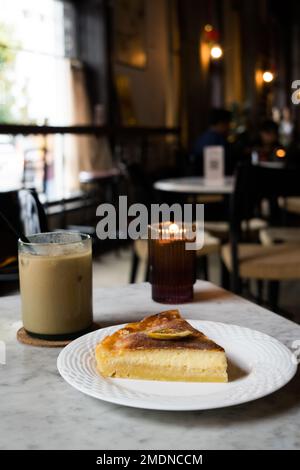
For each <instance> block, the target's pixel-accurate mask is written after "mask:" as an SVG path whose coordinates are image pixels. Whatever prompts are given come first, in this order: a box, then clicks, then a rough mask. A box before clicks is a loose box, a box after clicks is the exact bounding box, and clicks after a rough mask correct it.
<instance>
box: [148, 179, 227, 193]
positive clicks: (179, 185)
mask: <svg viewBox="0 0 300 470" xmlns="http://www.w3.org/2000/svg"><path fill="white" fill-rule="evenodd" d="M153 187H154V189H157V190H159V191H167V192H171V193H184V194H231V193H232V192H233V189H234V178H233V177H231V176H226V177H225V178H224V179H223V180H221V181H207V180H206V179H205V178H201V177H196V176H186V177H184V178H170V179H166V180H159V181H156V182H155V183H154V185H153Z"/></svg>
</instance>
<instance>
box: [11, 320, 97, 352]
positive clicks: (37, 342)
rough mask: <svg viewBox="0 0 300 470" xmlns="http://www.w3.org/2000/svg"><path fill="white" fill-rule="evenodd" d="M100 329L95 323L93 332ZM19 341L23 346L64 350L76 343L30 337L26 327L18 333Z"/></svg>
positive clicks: (92, 328) (70, 340)
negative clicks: (70, 344)
mask: <svg viewBox="0 0 300 470" xmlns="http://www.w3.org/2000/svg"><path fill="white" fill-rule="evenodd" d="M99 328H100V325H99V324H98V323H93V326H92V327H91V331H95V330H98V329H99ZM17 340H18V341H19V342H20V343H22V344H28V345H29V346H38V347H40V348H63V347H65V346H67V345H68V344H69V343H71V342H72V341H74V340H73V339H68V340H64V341H62V340H60V341H50V340H47V339H41V338H33V336H30V335H29V334H28V333H27V331H26V330H25V328H24V327H22V328H20V329H19V330H18V331H17Z"/></svg>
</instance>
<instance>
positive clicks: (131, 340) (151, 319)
mask: <svg viewBox="0 0 300 470" xmlns="http://www.w3.org/2000/svg"><path fill="white" fill-rule="evenodd" d="M162 329H171V330H174V331H176V332H180V331H187V330H188V331H190V332H191V333H192V335H191V336H188V337H186V338H180V339H172V340H171V341H170V340H164V339H154V338H151V337H149V336H148V333H149V332H155V331H157V330H162ZM100 344H101V348H104V349H106V350H110V351H118V350H119V351H120V350H128V351H130V350H137V349H138V350H151V349H197V350H206V351H207V350H209V351H221V352H224V349H223V348H222V347H221V346H219V345H217V344H216V343H214V342H213V341H212V340H210V339H209V338H207V337H206V336H205V335H204V334H203V333H201V332H200V331H198V330H196V329H195V328H193V327H192V325H190V324H189V323H188V322H187V321H186V320H184V319H183V318H182V317H181V316H180V313H179V312H178V310H168V311H165V312H161V313H158V314H156V315H151V316H148V317H146V318H144V319H143V320H142V321H140V322H137V323H129V324H128V325H126V326H125V327H124V328H122V329H121V330H118V331H116V332H115V333H113V334H112V335H111V336H107V337H106V338H104V340H103V341H102V342H101V343H100Z"/></svg>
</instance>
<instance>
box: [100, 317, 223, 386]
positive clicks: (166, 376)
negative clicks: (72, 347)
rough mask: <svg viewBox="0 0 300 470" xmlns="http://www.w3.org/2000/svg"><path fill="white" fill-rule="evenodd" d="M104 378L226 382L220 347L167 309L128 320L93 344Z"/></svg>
mask: <svg viewBox="0 0 300 470" xmlns="http://www.w3.org/2000/svg"><path fill="white" fill-rule="evenodd" d="M95 355H96V361H97V368H98V370H99V372H100V373H101V374H102V375H103V376H104V377H119V378H127V379H144V380H172V381H184V382H185V381H186V382H227V381H228V378H227V360H226V355H225V351H224V349H223V348H222V347H221V346H219V345H218V344H216V343H214V342H213V341H212V340H210V339H209V338H207V337H206V336H205V335H204V334H203V333H201V332H200V331H198V330H196V329H195V328H193V327H192V325H190V324H189V323H188V322H187V321H186V320H184V318H182V317H181V316H180V313H179V312H178V310H168V311H166V312H162V313H159V314H157V315H152V316H149V317H146V318H144V319H143V320H141V321H140V322H137V323H129V324H128V325H126V326H125V328H122V329H120V330H118V331H116V332H115V333H113V334H112V335H111V336H107V337H106V338H104V339H103V340H102V341H101V342H100V343H99V344H98V345H97V346H96V351H95Z"/></svg>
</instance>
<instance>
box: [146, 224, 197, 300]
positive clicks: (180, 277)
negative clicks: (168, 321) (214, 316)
mask: <svg viewBox="0 0 300 470" xmlns="http://www.w3.org/2000/svg"><path fill="white" fill-rule="evenodd" d="M191 229H192V227H191V226H190V227H187V226H186V225H185V226H184V227H183V226H181V225H179V224H176V223H171V222H167V223H162V224H156V225H151V226H150V230H149V267H150V282H151V284H152V298H153V300H155V301H157V302H161V303H173V304H175V303H183V302H189V301H191V300H192V299H193V284H194V282H195V261H196V254H195V251H194V250H187V249H186V243H187V242H191V241H193V239H194V237H191V235H190V233H192V232H191Z"/></svg>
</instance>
